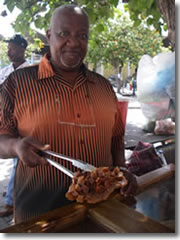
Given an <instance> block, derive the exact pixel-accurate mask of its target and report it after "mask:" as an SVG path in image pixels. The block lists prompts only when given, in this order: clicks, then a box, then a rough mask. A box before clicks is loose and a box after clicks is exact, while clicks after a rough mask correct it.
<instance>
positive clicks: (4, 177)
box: [0, 159, 13, 231]
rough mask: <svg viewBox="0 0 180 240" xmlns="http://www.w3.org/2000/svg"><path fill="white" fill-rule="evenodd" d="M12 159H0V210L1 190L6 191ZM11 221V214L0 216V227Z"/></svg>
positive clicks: (0, 207) (2, 200)
mask: <svg viewBox="0 0 180 240" xmlns="http://www.w3.org/2000/svg"><path fill="white" fill-rule="evenodd" d="M12 165H13V160H12V159H6V160H4V159H0V211H2V210H3V206H4V197H3V192H4V191H6V189H7V186H8V181H9V178H10V174H11V170H12ZM12 223H13V217H12V215H11V216H9V217H0V229H3V228H6V227H8V226H9V225H11V224H12ZM0 231H1V230H0Z"/></svg>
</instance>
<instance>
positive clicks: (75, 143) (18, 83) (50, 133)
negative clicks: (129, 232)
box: [0, 5, 137, 223]
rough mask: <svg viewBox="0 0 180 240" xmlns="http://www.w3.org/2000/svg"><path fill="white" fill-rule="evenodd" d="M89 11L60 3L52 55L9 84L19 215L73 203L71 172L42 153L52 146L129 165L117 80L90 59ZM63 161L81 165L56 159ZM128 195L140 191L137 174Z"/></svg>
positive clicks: (5, 123)
mask: <svg viewBox="0 0 180 240" xmlns="http://www.w3.org/2000/svg"><path fill="white" fill-rule="evenodd" d="M88 35H89V20H88V16H87V14H86V13H85V11H83V10H82V9H81V8H79V7H77V6H75V5H65V6H61V7H59V8H57V9H56V10H55V11H54V13H53V15H52V19H51V24H50V28H49V30H48V31H47V39H48V42H49V45H50V54H46V55H45V56H44V57H43V58H42V60H41V62H40V63H39V64H38V65H35V66H30V67H28V68H26V69H22V70H19V71H16V72H14V73H12V74H11V75H10V76H9V77H8V80H7V81H6V83H5V84H4V86H3V89H2V104H3V111H2V125H1V128H0V157H1V158H9V157H18V159H19V161H18V166H17V171H16V182H15V199H16V201H15V206H14V207H15V222H16V223H19V222H21V221H25V220H27V219H30V218H32V217H34V216H37V215H40V214H41V213H44V212H47V211H49V210H52V209H55V208H57V207H60V206H63V205H65V204H68V203H69V201H68V200H67V199H66V198H65V193H66V192H67V190H68V188H69V185H70V184H71V181H72V180H71V179H70V178H69V177H68V176H66V175H65V174H64V173H62V172H61V171H59V170H57V169H56V168H54V167H53V166H50V165H49V164H48V163H47V161H46V160H45V159H44V158H43V157H41V156H40V154H38V152H39V151H40V150H45V149H49V148H50V149H51V150H52V151H54V152H58V153H61V154H64V155H67V156H70V157H72V158H75V159H77V158H78V159H81V160H83V161H84V162H88V163H91V164H93V165H94V166H96V167H100V166H113V165H114V166H117V165H119V166H123V165H124V145H123V134H122V131H123V126H122V122H121V116H120V114H119V115H118V110H117V99H116V97H115V94H114V92H113V90H112V87H111V85H110V83H109V82H108V81H107V80H106V79H104V78H103V77H102V76H100V75H98V74H96V73H93V72H91V71H89V70H88V69H87V68H86V67H85V65H84V64H83V59H84V57H85V55H86V53H87V48H88ZM54 160H55V161H57V162H59V163H60V164H62V165H63V166H64V167H66V168H68V169H70V170H71V171H73V172H75V171H77V169H76V168H75V167H73V166H72V165H71V163H69V162H67V161H65V160H59V159H57V158H54ZM125 174H126V176H127V178H128V180H129V184H128V187H127V188H126V189H124V194H133V193H134V191H135V190H136V187H137V184H136V180H135V178H134V177H133V176H132V175H131V174H130V173H128V171H125Z"/></svg>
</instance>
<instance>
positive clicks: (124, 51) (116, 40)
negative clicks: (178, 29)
mask: <svg viewBox="0 0 180 240" xmlns="http://www.w3.org/2000/svg"><path fill="white" fill-rule="evenodd" d="M116 14H117V17H116V19H114V21H108V22H107V23H106V28H104V31H102V32H101V33H99V35H98V39H97V37H96V36H95V35H92V36H91V39H90V42H89V51H88V56H87V60H88V62H90V63H93V64H94V66H96V64H97V63H102V64H107V63H111V65H112V66H113V67H114V69H115V74H116V76H117V74H118V73H121V70H122V67H123V66H124V65H125V64H127V63H130V64H132V65H133V66H135V67H136V66H137V64H138V62H139V60H140V58H141V57H142V55H144V54H148V55H150V56H154V55H156V54H158V53H159V52H162V50H163V49H162V36H161V35H160V34H159V32H158V31H157V30H155V29H154V30H151V29H150V28H149V27H148V26H147V25H145V24H144V23H142V24H140V25H138V26H133V21H132V20H130V19H129V18H128V17H125V16H123V15H121V12H120V11H118V10H117V11H116ZM117 84H118V85H119V88H120V87H121V84H120V82H119V80H118V79H117Z"/></svg>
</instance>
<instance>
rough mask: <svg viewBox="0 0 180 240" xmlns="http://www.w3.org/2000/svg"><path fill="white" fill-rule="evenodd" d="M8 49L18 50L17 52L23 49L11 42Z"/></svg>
mask: <svg viewBox="0 0 180 240" xmlns="http://www.w3.org/2000/svg"><path fill="white" fill-rule="evenodd" d="M8 48H13V49H18V50H20V49H23V48H22V47H21V46H19V45H17V44H15V43H12V42H9V43H8Z"/></svg>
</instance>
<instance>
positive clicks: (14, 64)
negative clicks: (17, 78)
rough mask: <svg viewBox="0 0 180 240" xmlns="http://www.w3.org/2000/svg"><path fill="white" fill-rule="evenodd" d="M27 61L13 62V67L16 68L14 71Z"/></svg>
mask: <svg viewBox="0 0 180 240" xmlns="http://www.w3.org/2000/svg"><path fill="white" fill-rule="evenodd" d="M25 61H26V60H25V59H23V60H21V61H19V62H13V67H14V69H16V68H18V67H19V66H20V65H22V64H23V63H24V62H25Z"/></svg>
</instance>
